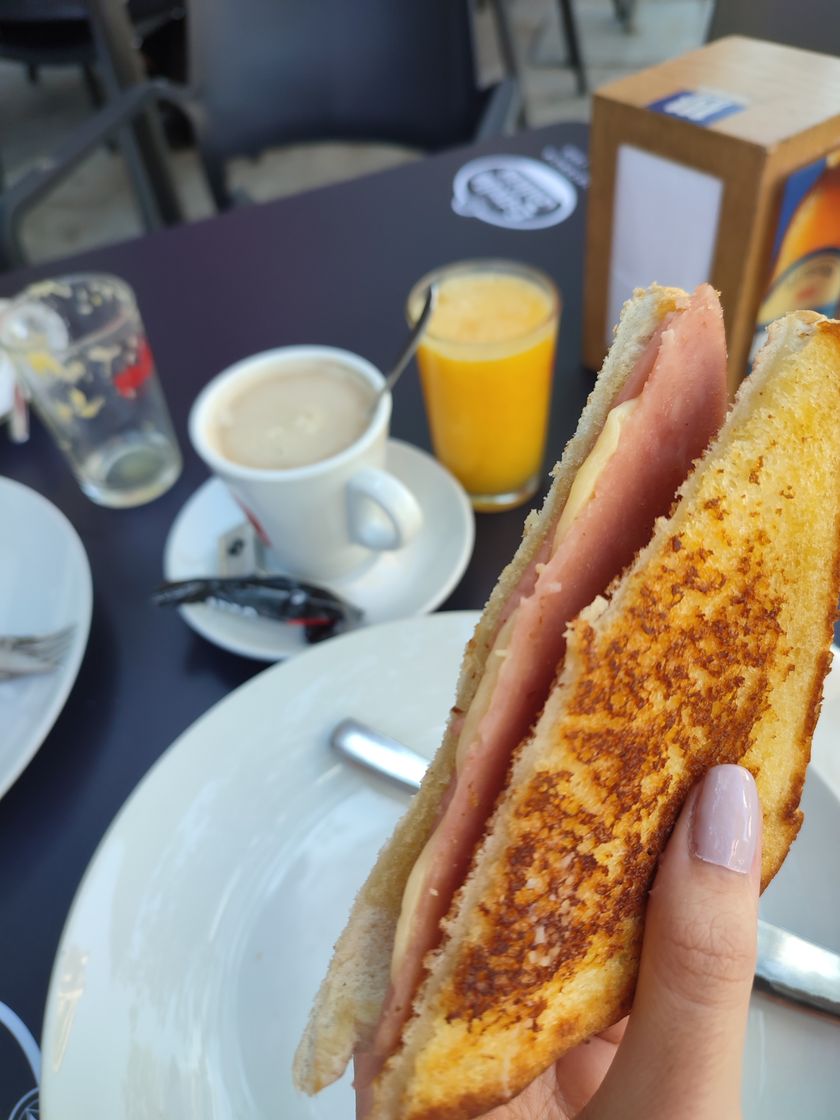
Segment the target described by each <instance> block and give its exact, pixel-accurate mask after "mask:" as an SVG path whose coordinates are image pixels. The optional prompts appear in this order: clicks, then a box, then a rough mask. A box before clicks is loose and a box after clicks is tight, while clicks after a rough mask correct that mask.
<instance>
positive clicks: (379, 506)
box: [189, 346, 423, 581]
mask: <svg viewBox="0 0 840 1120" xmlns="http://www.w3.org/2000/svg"><path fill="white" fill-rule="evenodd" d="M319 360H323V361H325V362H327V363H330V364H331V365H336V364H338V365H340V366H344V367H345V368H347V369H350V370H352V371H353V372H354V373H355V374H357V375H358V376H360V377H361V378H363V379H364V380H365V381H367V382H368V383H369V384H370V386H371V388H372V390H373V392H372V394H371V401H372V400H373V394H374V393H375V392H378V391H379V389H380V388H381V387H382V385H383V384H384V378H383V376H382V374H381V373H380V372H379V370H377V369H376V368H375V366H372V365H371V363H370V362H368V361H365V359H364V358H360V357H359V356H358V355H357V354H352V353H350V352H349V351H348V350H338V349H335V348H333V347H330V346H287V347H283V348H281V349H278V350H267V351H265V352H264V353H262V354H256V355H254V356H253V357H250V358H244V359H243V360H242V361H240V362H236V364H235V365H232V366H230V367H229V368H228V369H226V370H224V371H223V372H222V373H220V374H219V375H218V376H217V377H215V378H214V379H213V380H212V381H211V382H210V383H209V384H208V385H207V386H205V388H204V389H203V390H202V392H201V393H200V394H199V396H198V397H197V399H196V401H195V403H194V404H193V406H192V409H191V411H190V418H189V433H190V440H191V441H192V445H193V447H194V448H195V450H196V451H197V453H198V454H199V455H200V456H201V458H202V459H203V460H204V462H205V463H206V464H207V466H208V467H209V468H210V470H211V471H212V472H213V473H214V474H215V475H217V476H218V477H219V478H220V479H222V481H223V482H225V483H226V485H227V486H228V489H229V490H230V491H231V493H232V494H233V496H234V498H235V499H236V500H237V502H238V503H239V504H240V505H241V506H242V508H243V510H244V511H245V513H246V514H247V516H248V518H249V519H250V521H251V522H252V524H253V525H254V526H255V528H256V529H257V531H258V532H260V533H261V535H262V536H263V537H264V539H265V541H266V543H267V544H269V545H270V546H271V550H272V552H273V554H274V557H275V558H276V560H277V562H278V565H279V567H280V568H281V569H282V570H283V571H286V572H289V573H290V574H292V575H296V576H300V577H302V578H309V579H312V580H315V581H318V580H335V579H339V578H341V577H342V576H346V575H349V574H350V573H352V572H355V571H357V570H361V569H363V568H364V567H365V566H366V565H368V564H369V563H370V562H371V560H372V559H373V558H374V557H375V555H376V554H377V553H379V552H386V551H393V550H396V549H400V548H402V547H403V546H404V545H406V544H407V543H408V541H410V540H411V538H412V537H413V536H414V535H415V534H416V533H417V531H418V530H419V529H420V526H421V525H422V522H423V515H422V513H421V510H420V507H419V505H418V504H417V499H416V498H415V497H414V495H413V494H412V493H411V491H410V490H409V489H408V488H407V487H406V486H404V485H403V483H402V482H400V481H399V480H398V479H397V478H395V477H394V475H392V474H389V473H388V471H387V470H385V452H386V444H387V439H388V425H389V422H390V419H391V394H390V393H385V394H384V395H383V396H382V397H381V398H380V400H379V403H378V404H377V406H376V409H375V411H374V413H373V415H372V416H371V419H370V423H369V424H368V426H367V428H366V429H365V430H364V431H363V432H362V434H361V436H359V438H358V439H357V440H356V441H355V442H354V443H352V444H351V445H350V446H349V447H347V448H345V449H344V450H343V451H339V452H338V454H335V455H331V456H330V457H329V458H326V459H320V460H318V461H317V462H315V463H310V464H308V465H306V466H296V467H289V468H281V469H274V468H270V469H266V468H258V467H249V466H243V465H241V464H239V463H235V462H233V461H231V460H230V459H228V458H227V457H226V456H225V455H223V454H221V452H220V451H219V449H218V447H217V446H216V445H215V444H214V442H213V440H212V437H211V432H212V425H213V421H214V416H217V415H218V413H217V410H218V409H219V407H220V406H221V404H222V403H223V402H224V401H225V399H229V398H230V397H231V395H232V392H234V391H235V392H236V393H237V394H241V393H243V392H246V391H247V386H248V383H249V381H251V380H255V379H257V378H260V377H263V378H264V377H265V375H266V374H267V373H269V372H270V373H274V372H278V373H280V372H282V371H283V369H284V368H289V369H292V368H295V367H296V368H298V369H299V368H300V366H301V364H302V363H312V362H317V361H319Z"/></svg>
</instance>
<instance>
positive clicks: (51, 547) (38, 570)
mask: <svg viewBox="0 0 840 1120" xmlns="http://www.w3.org/2000/svg"><path fill="white" fill-rule="evenodd" d="M0 525H2V526H3V528H2V532H0V635H6V634H41V633H48V632H50V631H53V630H58V629H60V628H62V627H64V626H69V625H71V624H72V625H74V626H75V632H74V634H73V641H72V644H71V646H70V648H69V649H68V651H67V653H66V655H65V657H64V659H63V660H62V662H61V665H60V666H59V667H58V668H57V669H56V670H55V671H54V672H52V673H45V674H42V675H41V674H39V675H38V676H32V677H21V678H19V679H17V680H9V681H0V713H2V716H0V719H2V734H0V795H2V794H4V793H5V792H6V790H7V789H8V788H9V786H11V784H12V783H13V782H14V781H15V779H16V778H17V777H18V775H19V774H20V773H21V771H22V770H23V768H24V767H25V766H26V764H27V763H28V762H29V761H30V759H31V758H32V756H33V755H34V754H35V752H36V751H37V750H38V748H39V747H40V745H41V743H42V742H43V741H44V739H45V738H46V736H47V733H48V731H49V730H50V728H51V727H52V725H53V724H54V723H55V721H56V719H57V718H58V715H59V713H60V712H61V709H62V708H63V707H64V703H65V701H66V699H67V697H68V695H69V694H70V689H71V688H72V687H73V682H74V681H75V679H76V674H77V673H78V671H79V665H80V664H81V661H82V656H83V655H84V652H85V646H86V645H87V638H88V630H89V628H90V615H91V607H92V602H93V593H92V589H91V579H90V567H89V566H88V561H87V556H86V555H85V550H84V548H83V547H82V542H81V541H80V540H79V537H78V535H77V533H76V530H75V529H74V528H73V526H72V525H71V524H70V522H69V521H68V520H67V518H66V517H65V516H64V514H63V513H60V512H59V511H58V510H57V509H56V508H55V506H54V505H53V504H52V503H51V502H48V501H47V499H46V498H43V497H41V495H40V494H37V493H36V492H35V491H34V490H30V489H29V488H28V487H27V486H22V485H21V484H20V483H19V482H13V481H12V480H11V479H8V478H0Z"/></svg>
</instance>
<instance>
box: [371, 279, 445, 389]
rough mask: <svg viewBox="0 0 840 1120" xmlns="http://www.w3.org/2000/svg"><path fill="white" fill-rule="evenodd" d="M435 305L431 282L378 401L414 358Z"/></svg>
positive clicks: (433, 289)
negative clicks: (421, 307)
mask: <svg viewBox="0 0 840 1120" xmlns="http://www.w3.org/2000/svg"><path fill="white" fill-rule="evenodd" d="M434 306H435V286H434V284H430V285H429V290H428V291H427V292H426V300H425V302H424V304H423V310H422V311H421V312H420V314H419V316H418V317H417V322H416V323H415V324H414V326H413V327H412V329H411V334H410V335H409V336H408V342H407V343H406V345H405V349H404V350H403V351H402V353H401V354H400V356H399V358H397V361H396V363H395V364H394V367H393V369H392V370H391V372H390V373H389V374H388V376H387V377H386V378H385V384H384V385H383V386H382V388H381V389H380V391H379V393H378V394H377V401H378V400H379V397H381V396H383V395H384V394H385V393H388V392H390V390H391V389H393V388H394V386H395V385H396V383H397V381H398V380H399V378H400V375H401V374H402V372H403V370H404V369H405V367H406V366H407V365H408V363H409V362H410V361H411V359H412V358H413V356H414V351H415V350H416V349H417V345H418V343H419V342H420V339H421V337H422V335H423V331H424V330H425V329H426V324H427V323H428V322H429V317H430V315H431V314H432V311H433V310H434Z"/></svg>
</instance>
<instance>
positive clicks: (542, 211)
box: [452, 155, 577, 230]
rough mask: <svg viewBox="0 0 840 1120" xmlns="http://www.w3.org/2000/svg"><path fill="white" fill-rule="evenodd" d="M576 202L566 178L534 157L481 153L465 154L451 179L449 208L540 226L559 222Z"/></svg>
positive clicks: (513, 224) (512, 225)
mask: <svg viewBox="0 0 840 1120" xmlns="http://www.w3.org/2000/svg"><path fill="white" fill-rule="evenodd" d="M576 206H577V191H576V190H575V188H574V186H573V185H572V184H571V182H570V181H569V180H568V179H567V178H566V176H565V175H562V174H561V173H560V172H559V171H556V170H555V169H554V168H553V167H549V166H547V165H546V164H545V163H542V162H541V161H540V160H536V159H528V158H527V157H525V156H506V155H499V156H483V157H482V158H481V159H474V160H470V162H469V163H465V164H464V166H463V167H462V168H461V169H460V170H459V171H458V172H457V174H456V175H455V179H454V180H453V183H452V209H453V210H454V211H455V213H456V214H460V215H461V216H462V217H464V218H478V220H479V221H482V222H487V224H488V225H491V226H500V227H502V228H503V229H520V230H531V229H546V228H548V227H549V226H556V225H559V223H560V222H564V221H565V220H566V218H568V217H569V215H570V214H572V213H574V210H575V207H576Z"/></svg>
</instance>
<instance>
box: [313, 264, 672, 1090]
mask: <svg viewBox="0 0 840 1120" xmlns="http://www.w3.org/2000/svg"><path fill="white" fill-rule="evenodd" d="M687 299H688V296H687V293H686V292H684V291H682V290H681V289H679V288H666V287H662V286H660V285H658V284H654V285H652V286H651V287H650V288H648V289H645V290H639V291H637V292H636V293H635V295H634V298H633V300H631V301H628V303H627V304H626V305H625V307H624V310H623V312H622V316H621V320H620V322H619V324H618V326H617V327H616V332H615V341H614V344H613V346H612V347H611V349H610V352H609V354H608V355H607V358H606V360H605V362H604V366H603V369H602V370H601V373H600V375H599V377H598V381H597V383H596V385H595V387H594V389H593V390H592V393H591V394H590V397H589V400H588V402H587V404H586V407H585V409H584V411H583V413H582V415H581V418H580V422H579V424H578V427H577V430H576V432H575V435H574V436H573V437H572V439H571V440H570V441H569V443H568V444H567V445H566V448H565V450H564V452H563V456H562V458H561V460H560V462H559V463H558V464H557V465H556V467H555V468H554V471H553V475H554V481H553V484H552V486H551V489H550V491H549V493H548V495H547V497H546V499H545V503H544V505H543V507H542V509H541V510H540V512H539V513H531V514H530V515H529V517H528V519H527V520H526V522H525V527H524V530H523V535H522V542H521V544H520V546H519V548H518V549H517V552H516V554H515V555H514V557H513V558H512V560H511V562H510V563H509V564H508V566H507V567H506V568H505V570H504V571H503V572H502V574H501V576H500V578H499V581H498V583H497V584H496V586H495V588H494V590H493V592H492V594H491V596H490V599H489V601H488V603H487V605H486V607H485V609H484V611H483V613H482V616H481V618H480V620H479V622H478V625H477V626H476V630H475V633H474V635H473V637H472V639H471V641H470V642H469V644H468V646H467V649H466V651H465V654H464V659H463V662H462V666H461V672H460V677H459V680H458V685H457V691H456V696H455V701H454V704H453V712H456V711H465V710H466V709H467V708H468V707H469V705H470V703H471V702H472V700H473V697H474V696H475V692H476V689H477V687H478V683H479V681H480V680H481V678H482V675H483V673H484V668H485V664H486V662H487V658H488V655H489V652H490V649H491V646H492V644H493V640H494V637H495V634H496V631H497V629H498V626H499V620H500V618H501V616H502V613H503V611H504V609H505V606H506V604H507V601H508V599H509V597H510V595H511V593H512V592H513V591H514V589H515V588H516V586H517V584H518V583H519V580H520V577H521V575H522V573H523V572H524V571H525V569H526V568H528V566H529V565H530V564H531V563H532V562H533V561H534V559H535V557H536V556H537V554H538V553H539V551H540V548H541V547H542V545H543V542H544V541H545V539H546V537H547V536H548V535H549V534H550V533H552V532H553V528H554V526H555V525H556V523H557V520H558V518H559V516H560V512H561V511H562V509H563V507H564V506H565V504H566V500H567V498H568V495H569V491H570V489H571V486H572V483H573V482H574V479H575V477H576V475H577V472H578V469H579V468H580V466H581V464H582V463H583V462H584V460H585V459H586V457H587V456H588V455H589V453H590V452H591V450H592V448H593V446H594V445H595V442H596V440H597V438H598V435H599V434H600V432H601V429H602V428H603V426H604V421H605V419H606V417H607V414H608V412H609V411H610V408H611V406H612V404H613V402H614V400H615V398H616V397H617V395H618V394H619V393H620V391H621V389H622V388H623V386H624V384H625V382H626V381H627V379H628V377H629V376H630V375H631V372H632V370H633V368H634V366H635V365H636V362H637V360H638V359H639V357H640V355H641V354H642V352H643V351H644V349H645V347H646V345H647V343H648V341H649V339H650V337H651V336H652V335H653V333H654V331H655V330H656V328H657V327H658V325H659V323H660V322H661V320H662V319H663V318H664V317H665V316H666V315H667V314H668V313H669V312H671V311H673V310H674V309H675V307H678V306H680V305H681V304H682V303H683V302H684V301H686V300H687ZM457 740H458V731H457V721H456V720H455V719H454V718H453V719H451V720H450V722H449V726H448V727H447V729H446V732H445V735H444V738H443V743H442V745H441V747H440V749H439V750H438V752H437V754H436V755H435V758H434V761H433V762H432V765H431V766H430V768H429V771H428V773H427V775H426V778H425V780H424V782H423V786H422V788H421V790H420V792H419V793H418V794H417V796H416V797H415V798H414V799H413V800H412V803H411V805H410V807H409V809H408V811H407V812H406V814H405V816H404V817H403V818H402V820H401V821H400V822H399V824H398V825H397V828H396V831H395V832H394V835H393V836H392V837H391V839H390V840H389V841H388V843H387V844H386V846H385V848H384V849H383V851H382V853H381V854H380V856H379V859H378V860H377V863H376V865H375V867H374V868H373V870H372V871H371V873H370V875H369V877H368V879H367V881H366V882H365V884H364V885H363V887H362V889H361V891H360V892H359V894H358V896H357V898H356V901H355V903H354V905H353V910H352V912H351V914H350V918H349V920H348V923H347V927H346V929H345V930H344V932H343V933H342V935H341V937H340V938H339V941H338V943H337V944H336V947H335V952H334V955H333V959H332V961H331V963H330V967H329V971H328V973H327V976H326V977H325V979H324V982H323V984H322V986H321V989H320V991H319V993H318V996H317V998H316V1001H315V1005H314V1007H313V1010H312V1014H311V1016H310V1019H309V1023H308V1024H307V1028H306V1031H305V1034H304V1036H303V1039H302V1040H301V1044H300V1046H299V1048H298V1052H297V1054H296V1056H295V1067H294V1074H295V1081H296V1083H297V1084H298V1086H299V1087H300V1088H301V1089H302V1090H304V1091H305V1092H307V1093H316V1092H318V1091H319V1090H320V1089H322V1088H324V1086H326V1085H328V1084H330V1082H332V1081H334V1080H335V1079H336V1078H337V1077H340V1076H341V1074H342V1073H343V1072H344V1069H345V1067H346V1065H347V1062H348V1061H349V1059H350V1057H351V1054H352V1053H353V1050H354V1049H355V1048H356V1047H357V1046H359V1045H361V1046H364V1045H366V1044H367V1043H368V1042H369V1040H370V1037H371V1035H372V1034H373V1031H374V1029H375V1027H376V1024H377V1021H378V1019H379V1015H380V1011H381V1008H382V1004H383V1001H384V999H385V995H386V992H387V990H388V984H389V980H390V971H389V965H390V959H391V950H392V947H393V941H394V931H395V928H396V924H397V919H398V918H399V914H400V908H401V905H402V900H403V891H404V888H405V884H406V879H407V878H408V875H409V873H410V871H411V869H412V867H413V866H414V864H415V862H416V860H417V857H418V856H419V854H420V852H421V851H422V850H423V848H424V846H425V844H426V841H427V840H428V839H429V836H430V835H431V833H432V831H433V829H434V828H435V825H436V824H437V821H438V817H439V806H440V802H441V798H442V797H443V795H444V793H445V791H446V789H447V787H448V785H449V782H450V779H451V777H452V774H453V771H454V768H455V749H456V745H457Z"/></svg>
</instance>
